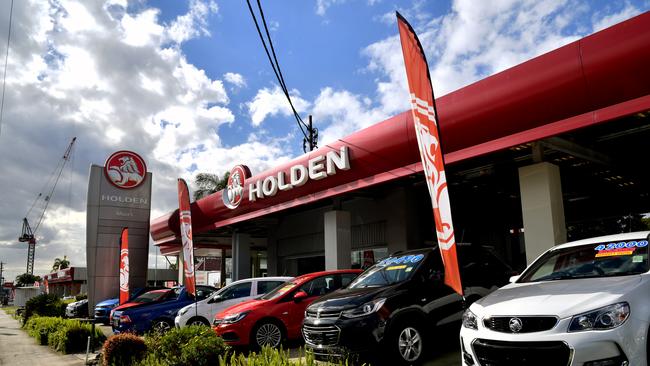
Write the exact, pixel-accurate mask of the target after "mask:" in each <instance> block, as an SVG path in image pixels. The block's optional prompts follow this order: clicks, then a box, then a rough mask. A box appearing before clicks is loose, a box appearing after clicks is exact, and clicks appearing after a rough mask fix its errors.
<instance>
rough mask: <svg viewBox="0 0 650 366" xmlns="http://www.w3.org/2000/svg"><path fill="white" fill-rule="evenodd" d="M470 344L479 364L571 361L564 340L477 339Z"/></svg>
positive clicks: (532, 365)
mask: <svg viewBox="0 0 650 366" xmlns="http://www.w3.org/2000/svg"><path fill="white" fill-rule="evenodd" d="M472 346H473V348H474V353H475V354H476V357H477V358H478V360H477V361H478V363H479V364H480V365H481V366H515V365H516V366H548V365H554V366H555V365H557V366H563V365H568V364H569V362H570V361H571V360H570V358H571V351H570V350H569V347H568V346H567V345H566V343H564V342H503V341H493V340H486V339H477V340H475V341H474V342H473V343H472Z"/></svg>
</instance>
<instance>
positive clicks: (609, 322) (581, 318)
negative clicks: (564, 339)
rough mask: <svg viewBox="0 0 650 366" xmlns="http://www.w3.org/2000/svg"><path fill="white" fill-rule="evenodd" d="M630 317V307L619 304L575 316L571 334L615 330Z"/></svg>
mask: <svg viewBox="0 0 650 366" xmlns="http://www.w3.org/2000/svg"><path fill="white" fill-rule="evenodd" d="M629 316H630V305H629V304H628V303H626V302H619V303H618V304H613V305H609V306H605V307H603V308H600V309H596V310H592V311H590V312H587V313H583V314H578V315H576V316H574V317H573V318H572V319H571V324H569V332H582V331H586V330H607V329H613V328H616V327H618V326H620V325H622V324H623V323H625V321H626V320H627V318H628V317H629Z"/></svg>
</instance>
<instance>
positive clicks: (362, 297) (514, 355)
mask: <svg viewBox="0 0 650 366" xmlns="http://www.w3.org/2000/svg"><path fill="white" fill-rule="evenodd" d="M649 235H650V232H641V233H628V234H620V235H614V236H607V237H599V238H592V239H587V240H581V241H578V242H573V243H567V244H563V245H558V246H554V247H553V248H551V249H549V250H548V251H546V252H545V253H544V254H542V255H541V256H540V257H539V258H537V259H536V260H535V261H534V262H533V263H532V264H531V265H529V266H528V268H526V269H525V270H524V271H523V273H522V274H521V275H520V276H513V274H515V273H514V272H512V270H511V269H510V268H509V267H508V266H507V265H506V264H505V263H503V262H502V261H501V260H499V259H498V257H497V256H495V255H494V254H493V253H492V252H491V251H490V250H488V249H486V248H482V247H478V248H476V247H471V246H462V245H459V246H458V248H457V249H458V258H459V265H460V268H461V275H462V279H463V286H464V292H465V296H464V297H461V296H459V295H458V294H456V293H455V292H453V291H452V290H451V289H450V288H449V287H447V286H445V285H444V281H443V280H444V278H443V277H444V266H443V263H442V260H441V257H440V254H439V253H438V250H437V249H436V248H426V249H418V250H411V251H405V252H398V253H394V254H392V255H390V256H389V257H387V258H384V259H383V260H381V261H380V262H379V263H377V264H375V265H374V266H372V267H370V268H369V269H367V270H366V271H364V272H362V271H361V270H337V271H323V272H315V273H310V274H306V275H302V276H298V277H295V278H291V277H268V278H252V279H245V280H241V281H236V282H233V283H231V284H229V285H228V286H226V287H224V288H223V289H221V290H218V291H216V292H214V291H215V290H216V289H215V288H213V287H209V286H197V288H198V290H197V295H198V296H197V299H193V298H192V297H191V296H189V295H188V294H187V293H186V292H185V289H184V288H183V287H177V288H173V289H162V290H153V291H149V292H145V293H143V294H141V295H140V296H138V297H136V298H134V299H133V300H132V301H131V302H129V303H127V304H124V305H122V306H119V307H117V308H115V309H114V310H113V312H112V313H111V324H112V326H113V330H114V331H115V332H116V333H120V332H125V331H133V332H137V333H144V332H147V331H150V330H156V331H165V330H167V329H169V328H171V327H172V326H174V325H175V326H176V327H183V326H186V325H208V324H211V326H212V328H213V329H214V331H215V332H216V333H217V334H218V335H219V336H221V337H222V338H223V339H224V341H225V342H226V343H228V344H229V345H231V346H246V347H249V348H251V349H259V348H260V347H263V346H271V347H278V346H280V345H281V344H282V342H284V341H292V340H304V342H305V344H306V347H307V348H308V349H310V350H312V351H313V353H314V354H315V355H316V356H317V357H325V358H331V357H337V356H347V355H350V354H360V355H369V356H372V357H373V358H379V359H381V360H382V361H384V362H388V364H391V365H412V364H420V363H421V362H422V361H423V360H425V359H426V358H429V357H430V356H431V354H432V353H433V352H435V351H436V348H437V347H438V345H439V340H440V339H441V337H442V335H444V337H447V338H448V337H449V335H450V334H452V335H453V337H456V336H457V334H458V329H460V344H461V355H460V358H461V361H462V364H463V366H479V365H523V366H526V365H583V366H599V365H602V366H606V365H621V366H623V365H642V366H643V365H646V366H647V365H648V363H647V357H648V354H649V353H650V341H649V332H650V273H649V271H650V264H649V258H648V257H649V256H648V240H649V237H648V236H649ZM509 282H510V283H509ZM504 285H505V286H504ZM502 286H503V287H502Z"/></svg>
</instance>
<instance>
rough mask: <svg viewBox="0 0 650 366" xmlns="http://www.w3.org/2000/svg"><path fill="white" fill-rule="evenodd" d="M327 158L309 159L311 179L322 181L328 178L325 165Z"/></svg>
mask: <svg viewBox="0 0 650 366" xmlns="http://www.w3.org/2000/svg"><path fill="white" fill-rule="evenodd" d="M323 160H325V157H324V156H323V155H321V156H317V157H315V158H313V159H309V162H308V163H307V165H308V166H309V179H313V180H320V179H323V178H327V173H326V172H325V165H324V164H323Z"/></svg>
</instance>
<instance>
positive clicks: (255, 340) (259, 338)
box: [251, 320, 285, 349]
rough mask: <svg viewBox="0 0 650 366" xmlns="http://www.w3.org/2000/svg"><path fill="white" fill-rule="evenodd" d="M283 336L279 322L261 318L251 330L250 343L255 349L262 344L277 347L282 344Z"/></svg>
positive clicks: (259, 347)
mask: <svg viewBox="0 0 650 366" xmlns="http://www.w3.org/2000/svg"><path fill="white" fill-rule="evenodd" d="M284 337H285V333H284V328H283V327H282V326H281V325H280V324H278V323H277V322H275V321H272V320H263V321H261V322H259V323H258V324H257V325H256V326H255V328H253V331H252V332H251V345H252V346H253V347H254V348H256V349H261V348H262V347H264V346H269V347H271V348H277V347H279V346H280V345H281V344H282V341H283V340H284Z"/></svg>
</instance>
